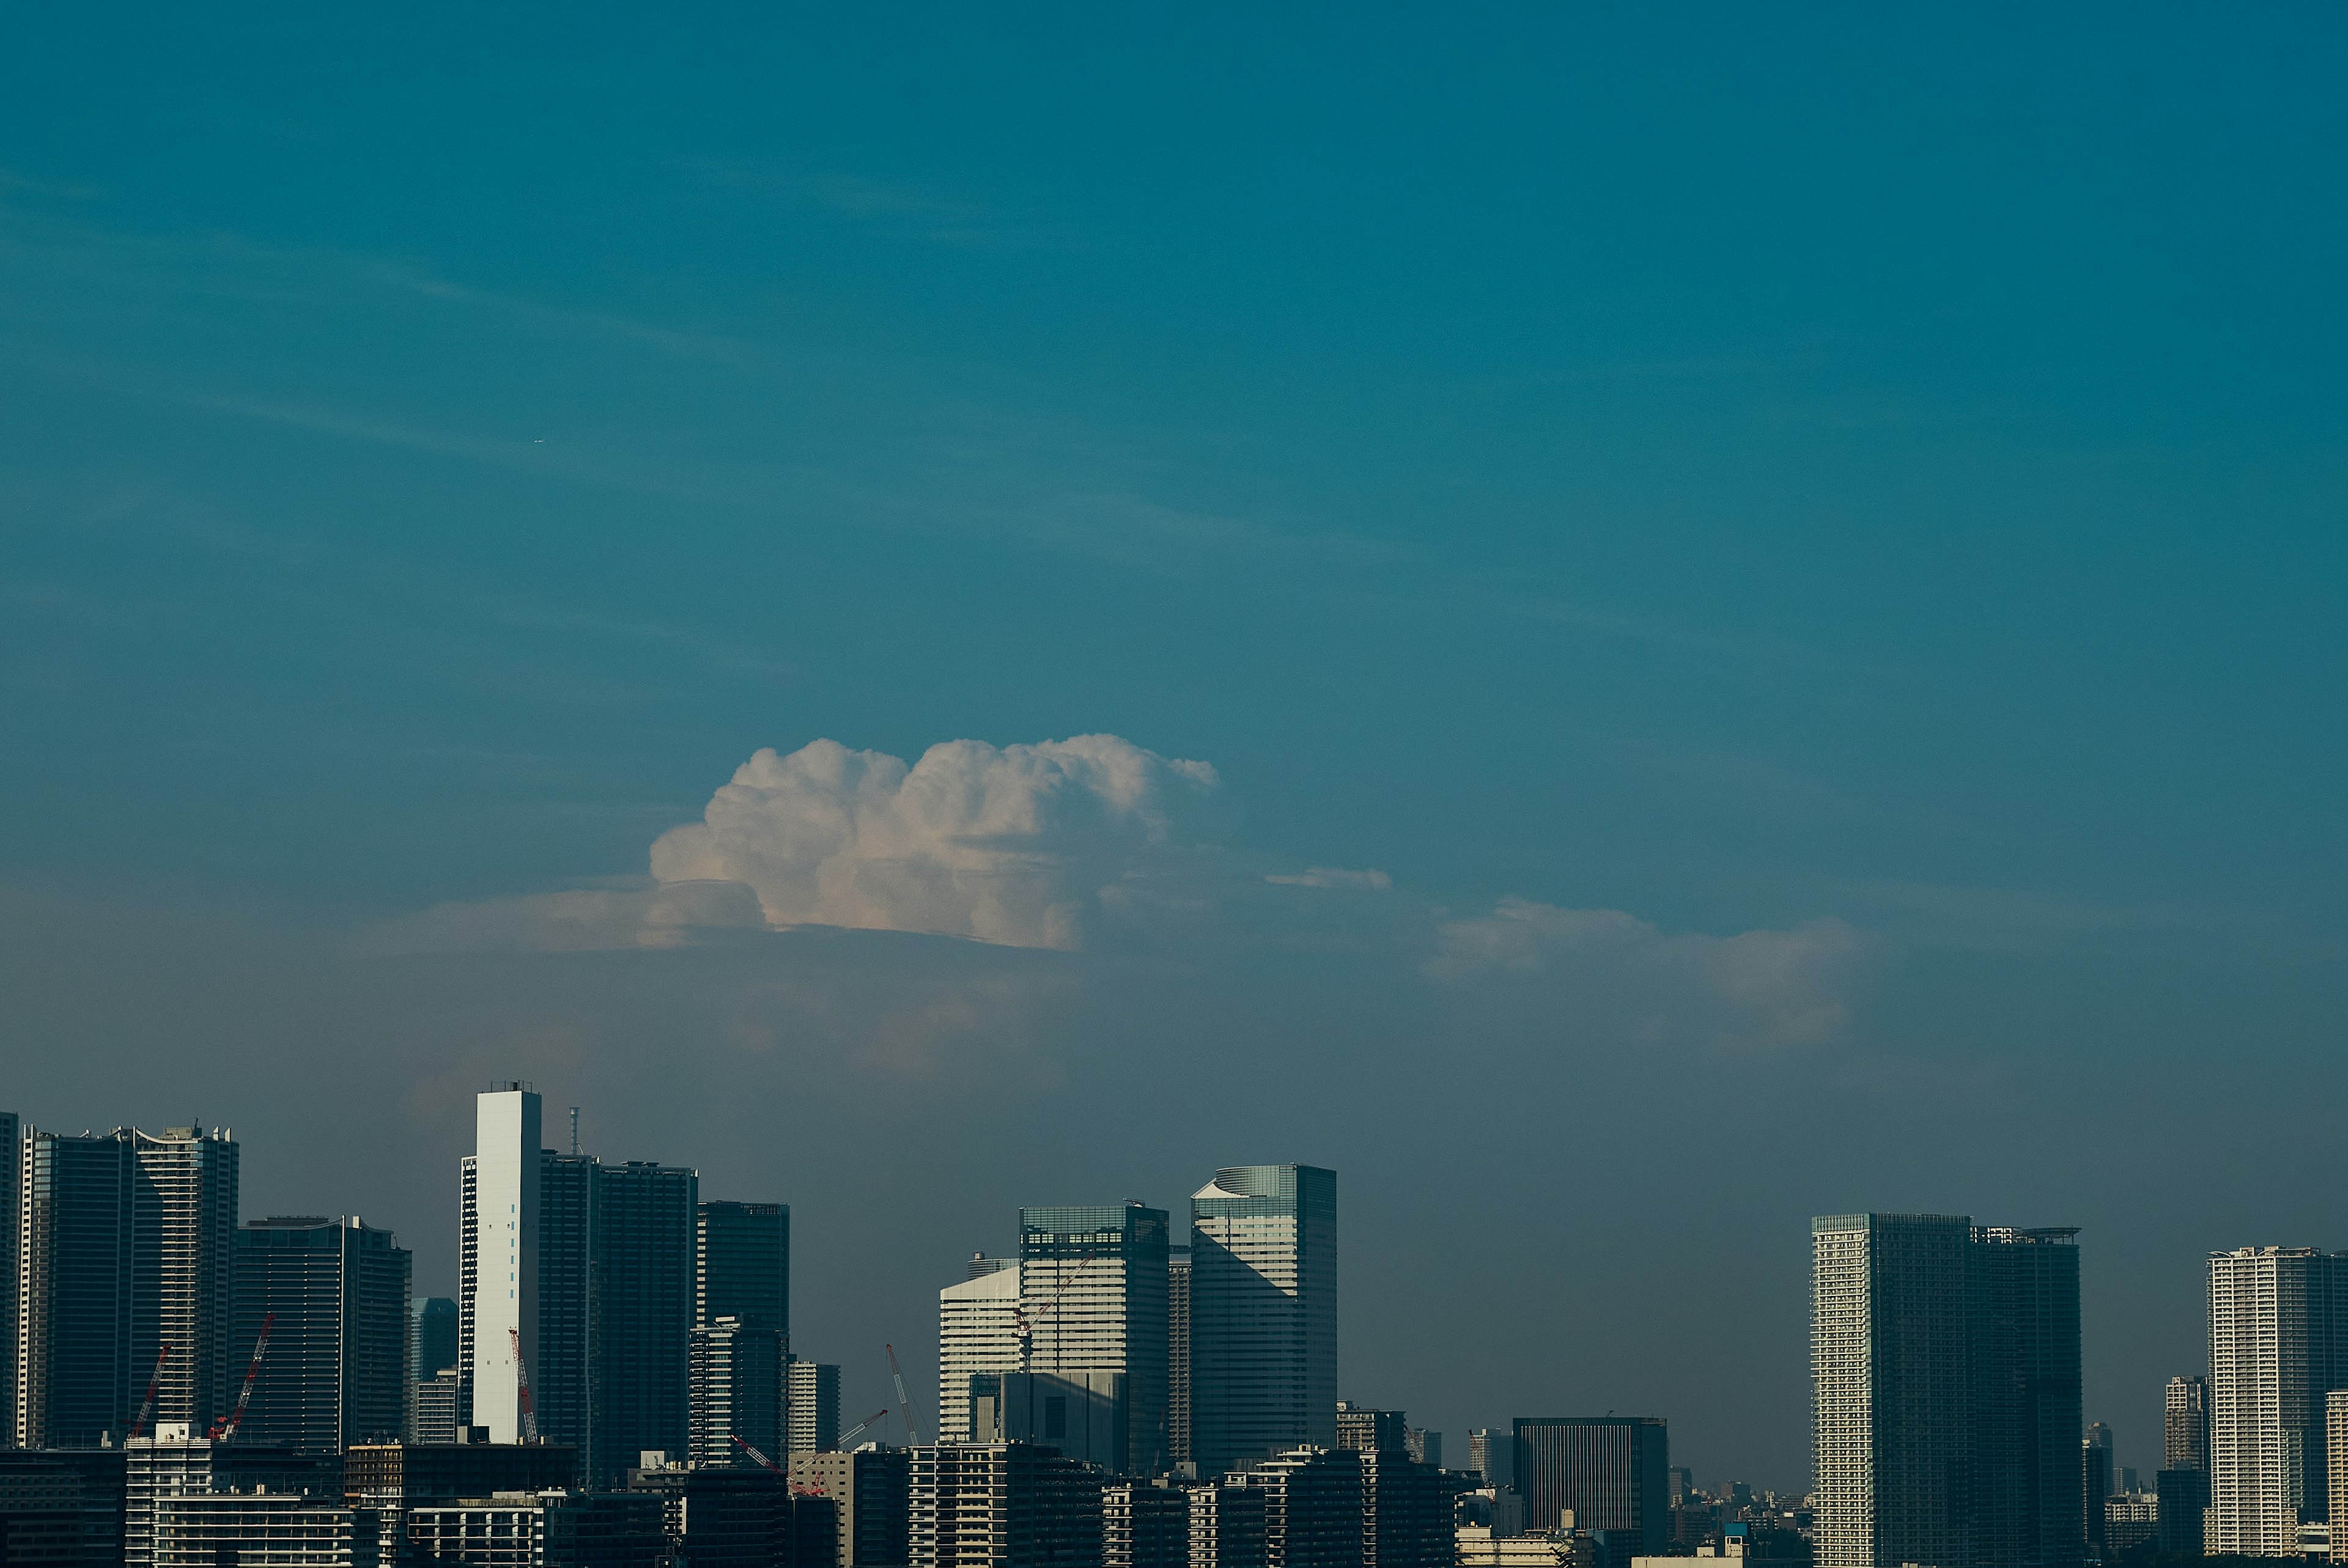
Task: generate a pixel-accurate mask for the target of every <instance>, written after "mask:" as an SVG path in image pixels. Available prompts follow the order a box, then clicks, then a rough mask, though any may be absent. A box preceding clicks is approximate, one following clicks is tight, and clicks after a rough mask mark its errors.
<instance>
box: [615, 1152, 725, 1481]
mask: <svg viewBox="0 0 2348 1568" xmlns="http://www.w3.org/2000/svg"><path fill="white" fill-rule="evenodd" d="M596 1184H597V1192H596V1209H595V1216H594V1221H593V1225H594V1235H593V1241H594V1246H593V1251H594V1255H595V1284H596V1292H597V1294H596V1298H595V1304H594V1307H595V1310H594V1341H593V1344H594V1362H595V1375H594V1389H593V1398H594V1401H595V1405H594V1417H593V1428H592V1434H591V1440H590V1442H589V1445H588V1470H587V1476H588V1481H589V1484H590V1485H593V1486H608V1485H612V1484H615V1483H616V1482H617V1481H618V1478H619V1476H620V1475H621V1473H622V1472H623V1471H625V1470H626V1469H627V1468H628V1466H629V1465H631V1464H633V1463H634V1462H635V1459H636V1456H637V1454H639V1453H641V1452H643V1451H644V1450H647V1449H660V1450H664V1451H666V1452H669V1453H683V1452H685V1450H686V1449H687V1447H688V1446H689V1442H690V1437H689V1431H690V1428H691V1425H692V1407H693V1391H692V1386H693V1379H692V1367H691V1358H692V1341H693V1312H694V1253H695V1228H696V1227H695V1218H696V1212H697V1209H698V1207H699V1203H700V1192H699V1186H700V1177H699V1176H698V1175H697V1174H696V1173H695V1172H693V1171H690V1170H685V1169H682V1168H680V1167H677V1166H673V1165H662V1164H657V1163H653V1162H651V1161H644V1160H630V1161H628V1162H627V1163H625V1164H621V1165H604V1166H602V1167H601V1168H600V1169H599V1170H598V1171H597V1173H596Z"/></svg>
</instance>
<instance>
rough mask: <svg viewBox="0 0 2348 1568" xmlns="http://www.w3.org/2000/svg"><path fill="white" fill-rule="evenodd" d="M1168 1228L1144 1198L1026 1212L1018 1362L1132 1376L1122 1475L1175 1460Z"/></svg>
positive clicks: (1022, 1217)
mask: <svg viewBox="0 0 2348 1568" xmlns="http://www.w3.org/2000/svg"><path fill="white" fill-rule="evenodd" d="M1168 1231H1169V1222H1168V1218H1167V1214H1166V1211H1165V1210H1164V1209H1153V1208H1149V1207H1147V1206H1145V1205H1143V1204H1138V1203H1128V1204H1117V1205H1107V1204H1097V1205H1085V1204H1078V1205H1073V1206H1061V1207H1041V1208H1023V1209H1021V1210H1020V1211H1019V1305H1020V1313H1021V1317H1022V1318H1023V1319H1024V1325H1023V1329H1024V1331H1023V1334H1022V1344H1021V1352H1022V1354H1021V1360H1020V1367H1019V1369H1020V1370H1022V1371H1026V1372H1052V1373H1066V1374H1071V1375H1075V1374H1089V1373H1103V1372H1113V1373H1117V1374H1120V1375H1121V1376H1122V1377H1123V1378H1124V1380H1125V1401H1126V1409H1125V1416H1126V1436H1125V1441H1124V1443H1123V1444H1122V1445H1120V1447H1119V1449H1118V1451H1117V1457H1116V1460H1115V1461H1114V1462H1113V1463H1112V1464H1111V1466H1110V1468H1111V1469H1113V1470H1115V1471H1117V1472H1118V1473H1120V1474H1126V1473H1131V1474H1138V1475H1159V1474H1162V1473H1163V1472H1164V1471H1165V1470H1166V1469H1167V1463H1168V1460H1167V1426H1166V1399H1167V1367H1166V1363H1167V1357H1168V1355H1169V1350H1170V1348H1171V1341H1170V1338H1169V1328H1168V1327H1167V1301H1166V1294H1167V1287H1168V1261H1167V1260H1168V1245H1169V1236H1168Z"/></svg>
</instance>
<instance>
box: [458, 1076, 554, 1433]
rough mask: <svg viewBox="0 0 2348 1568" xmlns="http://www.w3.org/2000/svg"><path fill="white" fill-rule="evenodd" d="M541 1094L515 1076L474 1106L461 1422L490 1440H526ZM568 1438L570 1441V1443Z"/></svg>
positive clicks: (534, 1363) (465, 1235)
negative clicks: (524, 1395) (523, 1392)
mask: <svg viewBox="0 0 2348 1568" xmlns="http://www.w3.org/2000/svg"><path fill="white" fill-rule="evenodd" d="M539 1113H540V1107H539V1098H538V1095H537V1092H536V1091H533V1090H530V1089H527V1088H524V1087H523V1086H522V1085H521V1084H520V1083H518V1082H509V1083H503V1084H500V1085H499V1086H498V1087H497V1088H495V1089H490V1090H486V1091H483V1092H482V1093H481V1094H480V1095H479V1097H478V1098H477V1099H476V1100H475V1102H474V1142H473V1153H472V1154H471V1156H470V1157H469V1158H468V1159H467V1160H466V1161H465V1163H464V1166H463V1199H464V1202H463V1218H462V1223H461V1226H460V1229H459V1231H458V1258H457V1274H458V1296H457V1337H458V1356H459V1357H460V1358H461V1359H460V1361H459V1363H458V1364H459V1366H460V1367H461V1368H463V1377H464V1384H463V1387H462V1389H461V1390H460V1392H459V1394H458V1407H459V1414H458V1421H459V1422H460V1423H461V1424H464V1425H469V1426H480V1427H487V1428H488V1429H489V1440H490V1441H491V1442H493V1443H510V1442H519V1441H520V1440H521V1396H520V1382H519V1381H518V1378H519V1375H520V1368H518V1367H517V1365H516V1362H515V1359H514V1352H515V1350H516V1348H519V1349H520V1353H521V1358H522V1362H523V1363H524V1364H525V1365H526V1366H527V1368H528V1369H529V1370H530V1372H532V1373H538V1372H539V1371H540V1365H539V1357H538V1228H539V1170H540V1163H541V1150H540V1143H539ZM566 1440H568V1439H566Z"/></svg>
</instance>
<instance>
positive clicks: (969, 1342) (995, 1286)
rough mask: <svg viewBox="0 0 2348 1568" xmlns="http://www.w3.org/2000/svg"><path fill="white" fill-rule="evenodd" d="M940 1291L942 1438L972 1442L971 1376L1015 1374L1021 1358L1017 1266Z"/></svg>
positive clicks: (976, 1261)
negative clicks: (980, 1374)
mask: <svg viewBox="0 0 2348 1568" xmlns="http://www.w3.org/2000/svg"><path fill="white" fill-rule="evenodd" d="M987 1261H989V1260H988V1259H986V1258H984V1257H983V1256H973V1259H972V1262H971V1266H972V1269H973V1273H972V1275H971V1276H970V1277H969V1278H967V1279H964V1280H963V1281H961V1282H960V1283H958V1284H954V1285H949V1286H946V1287H945V1288H944V1289H943V1290H941V1291H939V1292H938V1440H939V1441H940V1442H947V1443H959V1442H968V1441H969V1440H970V1380H971V1378H973V1376H975V1375H977V1374H979V1373H983V1372H985V1373H998V1372H1016V1371H1018V1370H1020V1369H1021V1367H1020V1360H1019V1351H1020V1335H1019V1311H1020V1309H1019V1268H1018V1266H1017V1265H1016V1264H1015V1263H1014V1264H1013V1265H1012V1266H1009V1267H1007V1268H989V1269H985V1270H983V1271H981V1270H979V1265H980V1264H982V1263H984V1262H987Z"/></svg>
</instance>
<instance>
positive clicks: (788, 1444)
mask: <svg viewBox="0 0 2348 1568" xmlns="http://www.w3.org/2000/svg"><path fill="white" fill-rule="evenodd" d="M788 1378H789V1382H790V1392H789V1398H788V1402H787V1403H786V1404H785V1406H784V1417H785V1419H786V1421H787V1422H788V1436H787V1437H786V1438H785V1440H784V1443H783V1446H784V1447H785V1448H787V1449H788V1450H790V1451H791V1452H792V1453H795V1454H799V1453H823V1452H826V1451H828V1450H832V1449H836V1448H838V1447H839V1368H838V1367H835V1366H833V1365H832V1364H831V1363H829V1362H828V1361H793V1362H792V1363H791V1364H790V1366H789V1368H788ZM899 1413H900V1414H902V1413H903V1412H901V1411H900V1412H899Z"/></svg>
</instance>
